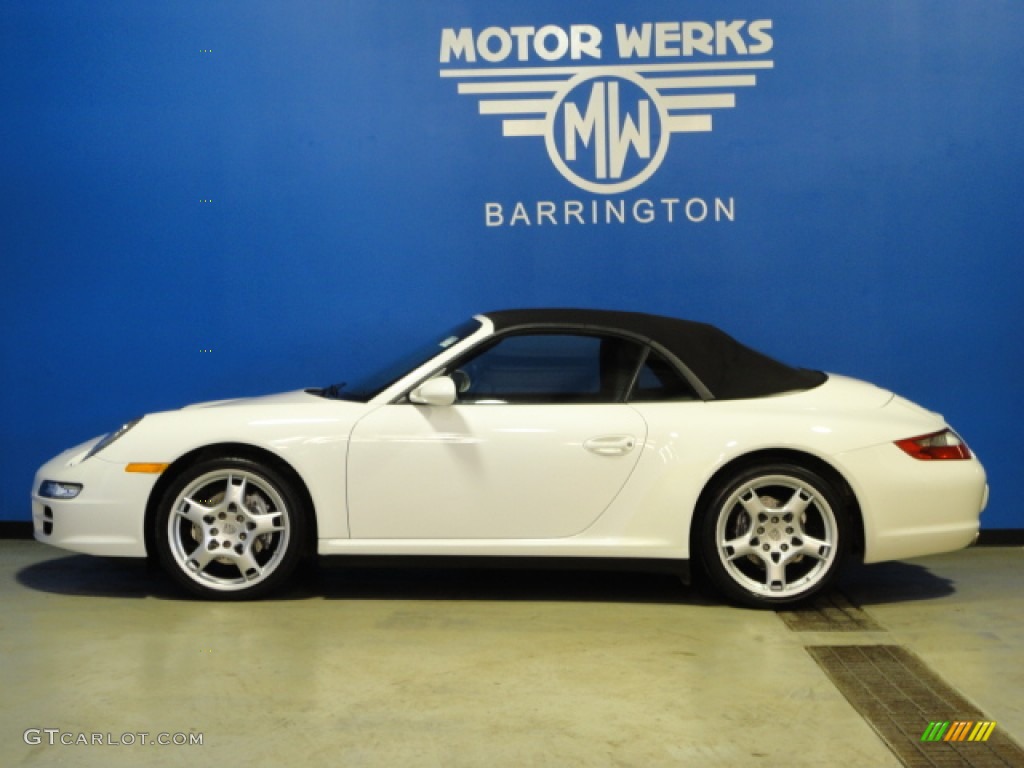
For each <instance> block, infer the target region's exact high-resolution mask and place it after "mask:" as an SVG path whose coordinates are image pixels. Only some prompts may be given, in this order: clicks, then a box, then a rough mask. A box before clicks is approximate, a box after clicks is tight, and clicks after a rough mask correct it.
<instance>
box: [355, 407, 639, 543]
mask: <svg viewBox="0 0 1024 768" xmlns="http://www.w3.org/2000/svg"><path fill="white" fill-rule="evenodd" d="M646 435H647V425H646V423H645V422H644V420H643V418H642V417H641V416H640V415H639V414H638V413H637V412H636V411H635V410H634V409H633V408H631V407H629V406H628V405H624V404H617V403H608V404H576V405H524V404H517V405H507V404H487V405H482V404H472V405H453V406H421V405H410V404H394V405H387V406H384V407H382V408H380V409H378V410H377V411H374V412H373V413H371V414H369V415H368V416H366V417H365V418H364V419H363V420H362V421H360V422H359V424H357V425H356V428H355V430H354V431H353V433H352V438H351V440H352V442H351V445H350V447H349V459H348V503H349V521H350V528H351V535H352V537H353V538H363V539H366V538H371V539H378V538H401V539H550V538H561V537H566V536H573V535H575V534H578V533H580V532H582V531H583V530H585V529H586V528H587V527H588V526H589V525H590V524H591V523H593V522H594V521H595V520H596V519H597V518H598V517H599V516H600V515H601V513H602V512H604V510H605V509H606V508H607V507H608V505H609V504H610V503H611V501H612V500H613V499H614V498H615V495H616V494H617V493H618V492H619V490H621V488H622V487H623V485H624V484H625V483H626V481H627V479H628V478H629V475H630V473H631V472H632V470H633V468H634V467H635V466H636V463H637V460H638V459H639V456H640V453H641V450H642V447H643V444H644V440H645V439H646Z"/></svg>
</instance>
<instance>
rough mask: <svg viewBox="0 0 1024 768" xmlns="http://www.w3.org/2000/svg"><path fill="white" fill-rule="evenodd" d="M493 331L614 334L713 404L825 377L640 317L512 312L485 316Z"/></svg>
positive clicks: (680, 323) (681, 323) (703, 328)
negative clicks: (660, 360)
mask: <svg viewBox="0 0 1024 768" xmlns="http://www.w3.org/2000/svg"><path fill="white" fill-rule="evenodd" d="M485 316H486V317H488V318H489V319H490V320H491V322H492V323H494V327H495V330H496V331H499V332H500V331H506V330H512V329H518V328H523V329H526V328H550V329H552V330H555V329H558V328H566V329H575V330H590V331H612V332H614V331H619V332H624V333H626V334H629V335H631V336H634V337H638V338H640V339H642V340H644V341H647V342H650V343H652V344H654V345H655V346H659V347H662V348H663V349H664V350H666V351H668V352H669V353H670V354H671V355H672V356H673V357H675V358H676V359H677V360H679V362H681V363H682V364H683V365H684V366H686V367H687V368H688V369H689V370H690V372H691V373H692V374H693V375H694V376H696V377H697V378H698V379H699V380H700V382H701V383H702V384H703V385H704V387H705V388H706V389H707V390H708V392H710V393H711V396H712V397H713V398H714V399H716V400H737V399H744V398H751V397H767V396H769V395H778V394H781V393H783V392H793V391H800V390H806V389H812V388H814V387H817V386H818V385H820V384H822V383H823V382H824V381H825V380H826V379H827V378H828V377H827V375H826V374H824V373H822V372H821V371H811V370H807V369H806V368H792V367H790V366H788V365H785V364H784V363H780V362H779V361H778V360H774V359H772V358H770V357H768V356H767V355H763V354H761V353H760V352H757V351H756V350H753V349H751V348H750V347H747V346H744V345H743V344H740V343H739V342H738V341H736V340H735V339H734V338H732V337H731V336H729V334H727V333H725V332H724V331H720V330H719V329H718V328H715V327H714V326H712V325H707V324H706V323H697V322H693V321H691V320H679V319H676V318H672V317H663V316H661V315H648V314H644V313H641V312H616V311H608V310H598V309H512V310H503V311H500V312H487V313H485Z"/></svg>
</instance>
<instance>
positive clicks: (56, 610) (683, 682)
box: [0, 540, 1024, 768]
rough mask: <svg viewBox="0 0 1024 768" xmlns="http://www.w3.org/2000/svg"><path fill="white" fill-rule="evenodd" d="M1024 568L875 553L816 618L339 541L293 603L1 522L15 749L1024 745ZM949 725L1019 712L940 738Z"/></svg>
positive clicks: (964, 758) (685, 591)
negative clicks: (20, 533) (206, 592)
mask: <svg viewBox="0 0 1024 768" xmlns="http://www.w3.org/2000/svg"><path fill="white" fill-rule="evenodd" d="M1022 564H1024V551H1022V550H1021V549H1020V548H1016V547H1014V548H976V549H972V550H968V551H965V552H959V553H955V554H952V555H946V556H940V557H933V558H928V559H923V560H919V561H910V562H903V563H890V564H883V565H875V566H862V567H859V568H856V569H854V570H853V571H852V572H851V573H850V574H849V575H848V577H847V578H846V579H845V581H844V584H843V587H842V591H841V593H839V594H837V595H836V596H834V597H833V598H832V599H830V600H829V601H827V603H826V604H824V607H823V608H822V610H819V611H801V612H798V613H791V614H782V613H772V612H758V611H749V610H741V609H736V608H732V607H727V606H723V605H721V604H717V603H716V602H715V601H714V600H711V599H709V598H707V597H704V596H702V595H701V593H700V592H699V591H698V590H695V589H693V588H687V587H683V586H681V585H679V584H678V582H676V581H675V580H674V579H673V578H672V577H670V576H665V575H655V574H622V573H607V572H606V573H600V572H598V573H590V572H588V573H580V572H540V571H500V570H496V571H481V570H452V569H436V570H427V569H403V570H398V569H358V570H353V569H347V568H344V567H341V566H339V565H334V564H331V563H327V564H325V565H323V566H321V567H320V568H319V569H318V570H316V571H312V572H310V573H309V574H305V575H304V576H303V577H302V578H301V579H299V580H298V583H297V584H296V587H295V590H294V591H293V592H292V593H290V594H287V595H284V596H282V597H281V599H277V600H269V601H265V602H260V603H250V604H218V603H206V602H196V601H191V600H184V599H180V596H179V595H178V594H177V593H176V592H175V591H174V589H173V588H172V586H171V585H170V584H169V583H168V582H167V581H166V580H165V579H164V578H163V577H162V576H160V575H159V574H157V573H153V572H151V571H149V570H148V569H147V567H146V566H145V564H144V563H141V562H136V561H120V560H104V559H97V558H91V557H86V556H78V555H72V554H69V553H64V552H61V551H58V550H54V549H50V548H48V547H45V546H43V545H41V544H36V543H35V542H32V541H24V540H0V600H2V604H3V606H4V608H5V610H4V612H3V618H2V619H0V657H2V666H0V669H2V676H0V722H2V723H3V732H2V741H0V750H2V754H3V755H4V764H5V765H8V766H20V765H31V766H49V765H74V766H93V765H95V766H104V767H105V768H106V767H109V766H120V765H142V764H154V765H156V764H159V765H161V766H164V765H167V766H170V765H190V766H195V765H214V764H216V765H225V766H231V765H246V764H249V763H251V762H254V761H258V762H259V763H260V764H265V765H295V766H298V765H315V766H319V765H324V766H327V765H330V766H346V767H350V766H388V767H389V768H390V767H394V766H402V768H407V767H409V766H467V767H471V766H487V767H488V768H497V767H499V766H510V767H512V766H514V767H515V768H523V767H525V766H641V767H643V768H647V767H649V766H680V765H687V766H690V765H692V766H748V765H749V766H772V765H787V766H822V765H844V766H848V767H849V768H855V767H857V766H900V765H904V764H906V765H925V766H931V765H936V766H938V765H941V766H951V765H982V766H984V765H1018V766H1019V765H1022V764H1024V762H1022V756H1024V752H1021V751H1019V747H1018V746H1017V744H1020V743H1022V742H1024V696H1022V695H1021V691H1022V690H1024V663H1022V662H1024V590H1021V588H1020V583H1021V582H1020V574H1021V567H1022ZM848 601H850V602H848ZM858 604H859V605H860V606H862V607H863V610H862V611H861V610H860V609H858V608H857V607H856V606H857V605H858ZM849 646H858V647H857V648H850V647H849ZM851 654H853V655H851ZM830 659H831V660H832V661H833V662H835V661H836V660H838V665H839V666H838V668H832V669H831V670H830V671H828V672H826V667H827V666H828V664H827V663H828V661H829V660H830ZM858 659H861V662H858ZM864 660H866V661H864ZM879 660H881V661H879ZM887 664H888V666H887ZM892 664H896V667H893V666H892ZM901 664H902V665H903V666H899V665H901ZM823 665H824V666H823ZM837 669H838V671H837ZM894 669H895V670H896V671H893V670H894ZM844 670H845V671H844ZM907 670H909V672H907ZM905 672H906V673H907V674H909V675H910V676H911V677H914V676H915V675H923V677H918V678H915V679H916V680H917V682H915V683H913V685H910V686H909V687H908V686H902V687H900V686H899V685H897V684H896V683H895V682H893V681H896V680H897V679H898V678H900V676H901V675H903V674H904V673H905ZM872 675H874V676H875V677H874V678H872ZM929 676H931V677H929ZM935 676H938V677H939V678H942V680H944V681H945V682H946V683H948V684H949V685H951V686H953V687H955V688H956V689H957V690H958V692H959V696H960V697H962V698H948V697H947V698H945V699H943V698H942V695H943V694H942V693H941V691H940V690H939V689H941V687H942V686H941V681H940V682H936V681H935V680H934V679H933V678H934V677H935ZM833 680H835V681H836V682H833ZM921 680H924V682H923V683H922V682H921ZM929 680H930V681H931V682H929ZM865 681H866V682H865ZM837 685H843V686H845V690H846V694H845V695H844V693H842V692H840V690H839V688H837ZM901 691H902V693H901ZM908 691H909V694H908V693H907V692H908ZM890 694H895V695H896V696H897V698H898V697H899V696H900V695H902V696H903V698H904V701H903V702H902V703H900V702H896V703H895V704H894V703H893V700H892V696H891V695H890ZM955 694H956V692H955V691H954V692H952V693H950V694H949V695H955ZM865 697H866V699H865ZM936 697H937V698H936ZM865 700H868V703H867V704H865ZM851 702H853V703H851ZM872 702H874V703H872ZM855 707H856V708H855ZM953 710H956V711H953ZM865 716H867V717H870V718H874V720H873V721H872V722H869V720H868V719H865ZM940 721H949V722H951V723H953V725H952V726H951V729H950V733H952V730H953V729H955V728H956V725H955V724H956V722H958V721H970V722H978V723H988V722H995V723H996V725H995V727H994V728H992V729H991V730H990V733H991V737H990V738H989V740H988V741H985V742H982V741H973V742H972V741H970V740H965V741H962V742H953V741H938V742H935V743H931V742H922V741H921V736H922V734H923V733H924V731H925V729H926V728H928V726H929V723H932V722H940ZM901 730H902V736H901V733H900V732H901ZM200 740H201V742H202V743H201V744H194V743H193V744H189V743H188V742H190V741H193V742H194V741H200ZM886 740H889V741H890V742H892V743H893V748H892V749H890V747H889V746H888V745H887V741H886ZM159 741H164V742H170V744H167V745H160V744H156V745H152V742H159ZM94 742H96V743H94ZM1015 742H1016V743H1015ZM894 749H895V750H896V751H897V752H900V751H901V752H902V754H903V755H904V758H903V759H902V760H901V759H900V758H899V757H897V756H896V752H894V751H893V750H894Z"/></svg>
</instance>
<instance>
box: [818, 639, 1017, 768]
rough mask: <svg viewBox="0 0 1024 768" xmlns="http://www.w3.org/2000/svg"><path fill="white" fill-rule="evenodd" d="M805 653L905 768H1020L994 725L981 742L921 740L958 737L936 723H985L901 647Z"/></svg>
mask: <svg viewBox="0 0 1024 768" xmlns="http://www.w3.org/2000/svg"><path fill="white" fill-rule="evenodd" d="M807 651H808V653H810V654H811V656H812V657H813V658H814V660H815V661H816V662H818V665H819V666H821V668H822V669H823V670H824V671H825V673H826V674H827V675H828V676H829V677H830V678H831V679H832V682H833V683H834V684H835V686H836V687H837V688H838V689H839V690H840V692H841V693H842V694H843V695H844V696H845V697H846V698H847V700H848V701H849V702H850V704H852V705H853V707H854V709H856V710H857V711H858V712H859V713H860V714H861V716H863V717H864V719H865V720H867V721H868V722H869V723H870V724H871V727H873V728H874V729H875V731H876V732H877V733H878V735H879V736H881V737H882V739H883V740H884V741H885V743H886V744H888V745H889V748H890V749H891V750H892V751H893V752H894V753H895V754H896V756H897V757H898V758H899V759H900V760H902V761H903V764H904V765H906V766H909V768H937V767H938V766H942V767H943V768H945V767H946V766H961V765H963V766H974V767H976V768H988V767H989V766H996V767H998V768H1007V766H1010V767H1019V766H1024V750H1022V749H1021V748H1020V746H1019V745H1018V744H1017V743H1016V742H1015V741H1013V739H1011V738H1010V737H1009V736H1007V735H1006V734H1005V733H1004V732H1003V731H1001V730H1000V729H999V727H998V725H997V726H996V727H995V728H994V729H992V730H991V731H990V733H991V735H990V736H989V738H988V740H987V741H969V740H964V741H954V740H953V739H952V738H951V739H950V740H949V741H943V740H938V741H925V740H924V738H925V736H926V732H928V734H929V735H930V736H934V735H935V734H936V733H937V731H939V730H941V731H942V732H943V733H944V734H948V735H949V736H951V737H954V738H955V737H958V736H959V732H958V731H956V730H954V729H949V730H944V729H942V728H941V726H938V727H936V726H934V725H933V724H934V723H935V722H937V721H954V723H957V722H959V723H964V722H972V723H985V722H990V721H989V718H987V717H986V716H985V715H984V714H983V713H982V712H981V711H979V710H978V708H977V707H975V706H974V705H972V704H971V703H970V702H968V701H967V700H966V699H965V698H964V697H963V696H961V695H960V694H959V693H958V692H957V691H956V689H954V688H952V687H951V686H950V685H949V684H947V683H946V682H945V681H944V680H943V679H942V678H940V677H939V676H938V675H937V674H935V673H934V672H933V671H932V670H931V669H929V668H928V666H927V665H926V664H925V663H924V662H923V661H921V660H920V659H919V658H917V656H915V655H914V654H913V653H911V652H910V651H908V650H907V649H906V648H903V647H901V646H896V645H819V646H810V647H808V648H807ZM954 728H955V726H954ZM965 730H966V729H965ZM986 730H987V729H986Z"/></svg>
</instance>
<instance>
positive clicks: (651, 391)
mask: <svg viewBox="0 0 1024 768" xmlns="http://www.w3.org/2000/svg"><path fill="white" fill-rule="evenodd" d="M699 399H700V398H699V397H698V396H697V393H696V392H695V391H694V390H693V387H691V386H690V383H689V382H688V381H687V380H686V379H685V378H683V376H682V374H680V373H679V371H677V370H676V368H675V366H674V365H672V364H671V363H670V362H669V361H668V360H666V359H665V357H664V356H663V355H662V354H661V353H659V352H658V351H657V350H654V349H652V350H651V352H650V354H649V355H648V356H647V359H646V360H645V361H644V364H643V366H642V367H641V368H640V373H639V375H638V376H637V379H636V386H634V387H633V392H632V393H631V394H630V397H629V400H630V402H635V403H650V402H657V401H659V400H699Z"/></svg>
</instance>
